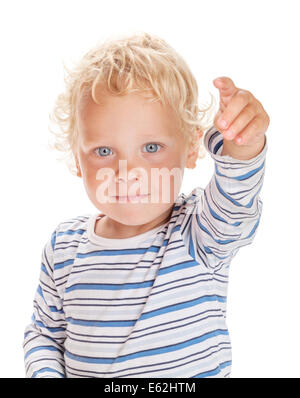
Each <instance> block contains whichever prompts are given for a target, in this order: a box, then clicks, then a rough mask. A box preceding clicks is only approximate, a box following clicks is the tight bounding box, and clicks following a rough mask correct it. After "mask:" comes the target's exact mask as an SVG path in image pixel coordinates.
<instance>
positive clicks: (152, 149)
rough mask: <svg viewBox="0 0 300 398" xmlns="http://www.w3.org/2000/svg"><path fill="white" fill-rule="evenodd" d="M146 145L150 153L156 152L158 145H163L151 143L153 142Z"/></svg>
mask: <svg viewBox="0 0 300 398" xmlns="http://www.w3.org/2000/svg"><path fill="white" fill-rule="evenodd" d="M145 146H146V147H148V149H149V152H150V153H155V152H156V151H157V150H156V149H157V147H160V146H161V145H159V144H155V143H151V144H146V145H145Z"/></svg>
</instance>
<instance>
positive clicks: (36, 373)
mask: <svg viewBox="0 0 300 398" xmlns="http://www.w3.org/2000/svg"><path fill="white" fill-rule="evenodd" d="M45 372H52V373H56V374H59V375H60V376H61V377H64V378H65V375H64V374H63V373H60V372H59V371H58V370H56V369H51V368H42V369H39V370H36V371H35V372H34V373H33V374H32V377H33V378H35V377H36V376H37V375H38V374H40V373H45Z"/></svg>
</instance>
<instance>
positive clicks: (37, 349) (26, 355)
mask: <svg viewBox="0 0 300 398" xmlns="http://www.w3.org/2000/svg"><path fill="white" fill-rule="evenodd" d="M40 350H47V351H56V352H61V351H60V350H59V349H58V348H56V347H54V346H52V345H40V346H37V347H34V348H31V349H30V350H28V351H27V353H26V354H25V359H26V358H27V357H28V356H29V355H31V354H32V353H34V352H37V351H40Z"/></svg>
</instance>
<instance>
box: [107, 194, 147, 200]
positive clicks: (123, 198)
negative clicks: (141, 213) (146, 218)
mask: <svg viewBox="0 0 300 398" xmlns="http://www.w3.org/2000/svg"><path fill="white" fill-rule="evenodd" d="M148 196H149V194H146V195H134V196H118V195H117V196H114V197H115V198H116V199H117V200H120V199H122V200H127V201H129V200H135V199H143V198H147V197H148Z"/></svg>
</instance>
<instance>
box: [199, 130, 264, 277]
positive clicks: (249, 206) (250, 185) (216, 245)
mask: <svg viewBox="0 0 300 398" xmlns="http://www.w3.org/2000/svg"><path fill="white" fill-rule="evenodd" d="M204 145H205V147H206V149H207V150H208V152H209V154H210V156H211V157H212V158H213V160H214V164H215V171H214V174H213V176H212V178H211V180H210V182H209V184H208V185H207V186H206V188H205V189H204V191H203V192H202V194H201V195H199V200H198V202H197V205H196V211H195V214H194V217H193V218H192V233H193V241H194V242H196V244H195V246H196V247H195V250H196V251H198V254H199V256H205V257H206V259H207V262H208V264H209V265H210V267H211V268H213V269H214V270H215V271H217V270H220V269H221V268H223V267H228V265H229V263H230V262H231V260H232V258H233V257H234V256H235V255H236V253H237V251H238V250H239V249H240V248H241V247H242V246H246V245H249V244H250V243H251V242H252V241H253V239H254V237H255V235H256V231H257V227H258V225H259V222H260V218H261V213H262V205H263V204H262V200H261V199H260V197H259V192H260V190H261V188H262V185H263V179H264V173H265V156H266V151H267V138H266V141H265V146H264V148H263V150H262V151H261V152H260V153H259V154H258V155H257V156H256V157H254V158H252V159H249V160H238V159H234V158H232V157H230V156H228V155H225V156H222V155H221V153H222V147H223V137H222V134H221V133H220V132H219V131H218V130H217V129H216V128H215V127H212V128H210V129H209V130H208V131H207V133H206V135H205V137H204Z"/></svg>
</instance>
